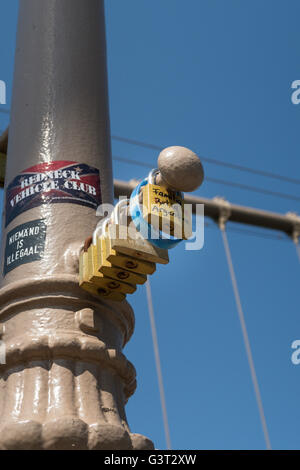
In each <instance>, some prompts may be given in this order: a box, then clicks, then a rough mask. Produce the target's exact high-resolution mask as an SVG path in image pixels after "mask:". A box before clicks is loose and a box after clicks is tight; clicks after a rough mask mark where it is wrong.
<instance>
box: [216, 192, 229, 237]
mask: <svg viewBox="0 0 300 470" xmlns="http://www.w3.org/2000/svg"><path fill="white" fill-rule="evenodd" d="M213 201H215V202H216V203H217V204H218V207H219V218H218V221H217V222H218V225H219V227H220V229H221V230H222V231H224V230H225V228H226V223H227V221H228V219H229V218H230V215H231V205H230V202H228V201H227V200H226V199H225V198H223V197H219V196H217V197H214V198H213Z"/></svg>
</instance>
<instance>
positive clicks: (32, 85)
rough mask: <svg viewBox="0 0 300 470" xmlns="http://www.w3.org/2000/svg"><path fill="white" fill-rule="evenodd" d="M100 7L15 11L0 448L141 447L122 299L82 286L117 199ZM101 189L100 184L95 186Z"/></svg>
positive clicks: (97, 3) (130, 322) (32, 0)
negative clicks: (93, 240)
mask: <svg viewBox="0 0 300 470" xmlns="http://www.w3.org/2000/svg"><path fill="white" fill-rule="evenodd" d="M105 51H106V49H105V30H104V8H103V1H102V0H89V1H88V2H83V1H82V0H47V1H46V2H45V1H44V2H41V1H40V0H21V1H20V12H19V24H18V35H17V46H16V59H15V75H14V86H13V102H12V112H11V124H10V135H9V142H8V159H7V168H6V177H5V211H4V217H3V230H2V260H3V263H2V277H1V290H0V308H1V309H0V326H1V328H0V331H1V337H0V339H1V340H2V341H3V343H4V344H5V350H6V358H5V364H2V365H0V449H142V448H153V444H152V443H151V441H149V440H148V439H147V438H145V437H143V436H141V435H138V434H132V433H131V432H130V430H129V427H128V424H127V420H126V415H125V410H124V406H125V402H126V400H127V399H128V397H129V396H130V395H131V394H132V393H133V392H134V390H135V387H136V378H135V369H134V367H133V366H132V364H131V363H129V362H128V361H127V359H126V358H125V356H124V355H123V353H122V348H123V346H124V345H125V344H126V342H127V341H128V340H129V339H130V336H131V335H132V333H133V328H134V315H133V311H132V309H131V308H130V306H129V304H128V303H127V302H122V303H114V302H108V301H105V300H103V301H102V300H99V299H97V298H94V297H92V296H90V295H88V294H87V293H85V292H84V291H83V290H82V289H80V288H79V287H78V254H79V249H80V247H81V245H82V243H83V241H84V240H85V239H86V238H87V237H88V236H89V235H90V234H91V232H92V230H93V229H94V227H95V225H96V223H97V221H98V220H97V218H96V215H95V209H96V207H97V205H98V204H99V203H100V202H101V201H102V202H105V203H107V202H112V201H113V181H112V170H111V151H110V131H109V117H108V98H107V72H106V52H105ZM99 178H100V184H99Z"/></svg>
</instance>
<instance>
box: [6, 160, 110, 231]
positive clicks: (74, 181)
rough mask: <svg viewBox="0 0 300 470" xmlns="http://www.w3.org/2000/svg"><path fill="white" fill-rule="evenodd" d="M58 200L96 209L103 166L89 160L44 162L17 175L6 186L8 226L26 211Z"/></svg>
mask: <svg viewBox="0 0 300 470" xmlns="http://www.w3.org/2000/svg"><path fill="white" fill-rule="evenodd" d="M57 202H64V203H72V204H81V205H83V206H88V207H91V208H93V209H95V210H96V209H97V207H98V206H99V205H100V204H101V192H100V177H99V170H97V168H93V167H91V166H89V165H86V164H85V163H76V162H70V161H56V162H48V163H40V164H38V165H35V166H32V167H31V168H28V169H27V170H24V171H23V172H22V173H21V174H19V175H18V176H16V177H15V178H14V180H13V181H12V182H11V183H10V184H9V186H8V188H7V190H6V204H5V208H6V218H5V226H7V225H8V224H9V223H10V222H11V221H12V220H13V219H14V218H15V217H17V216H18V215H19V214H21V213H22V212H24V211H27V210H29V209H32V208H33V207H37V206H39V205H41V204H53V203H57Z"/></svg>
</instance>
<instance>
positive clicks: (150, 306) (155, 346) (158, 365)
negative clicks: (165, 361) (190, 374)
mask: <svg viewBox="0 0 300 470" xmlns="http://www.w3.org/2000/svg"><path fill="white" fill-rule="evenodd" d="M146 292H147V302H148V311H149V317H150V324H151V333H152V341H153V349H154V356H155V364H156V372H157V379H158V386H159V394H160V402H161V408H162V414H163V422H164V430H165V437H166V443H167V450H171V449H172V447H171V438H170V428H169V423H168V415H167V406H166V397H165V391H164V384H163V376H162V370H161V361H160V354H159V347H158V339H157V330H156V324H155V318H154V309H153V301H152V292H151V285H150V280H149V276H148V278H147V281H146Z"/></svg>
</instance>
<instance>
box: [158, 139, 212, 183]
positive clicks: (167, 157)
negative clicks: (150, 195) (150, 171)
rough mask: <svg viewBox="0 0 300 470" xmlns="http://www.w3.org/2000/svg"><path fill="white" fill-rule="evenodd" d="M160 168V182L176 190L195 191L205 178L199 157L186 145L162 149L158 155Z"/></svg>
mask: <svg viewBox="0 0 300 470" xmlns="http://www.w3.org/2000/svg"><path fill="white" fill-rule="evenodd" d="M158 169H159V171H160V174H161V182H160V183H161V184H162V183H165V184H166V185H167V186H168V187H169V188H170V189H173V190H176V191H187V192H189V191H194V190H195V189H197V188H198V187H199V186H200V185H201V184H202V182H203V178H204V170H203V166H202V163H201V161H200V159H199V157H198V156H197V155H196V154H195V153H194V152H192V150H189V149H188V148H186V147H177V146H174V147H167V148H165V149H164V150H162V152H161V153H160V154H159V157H158ZM158 184H159V182H158Z"/></svg>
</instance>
